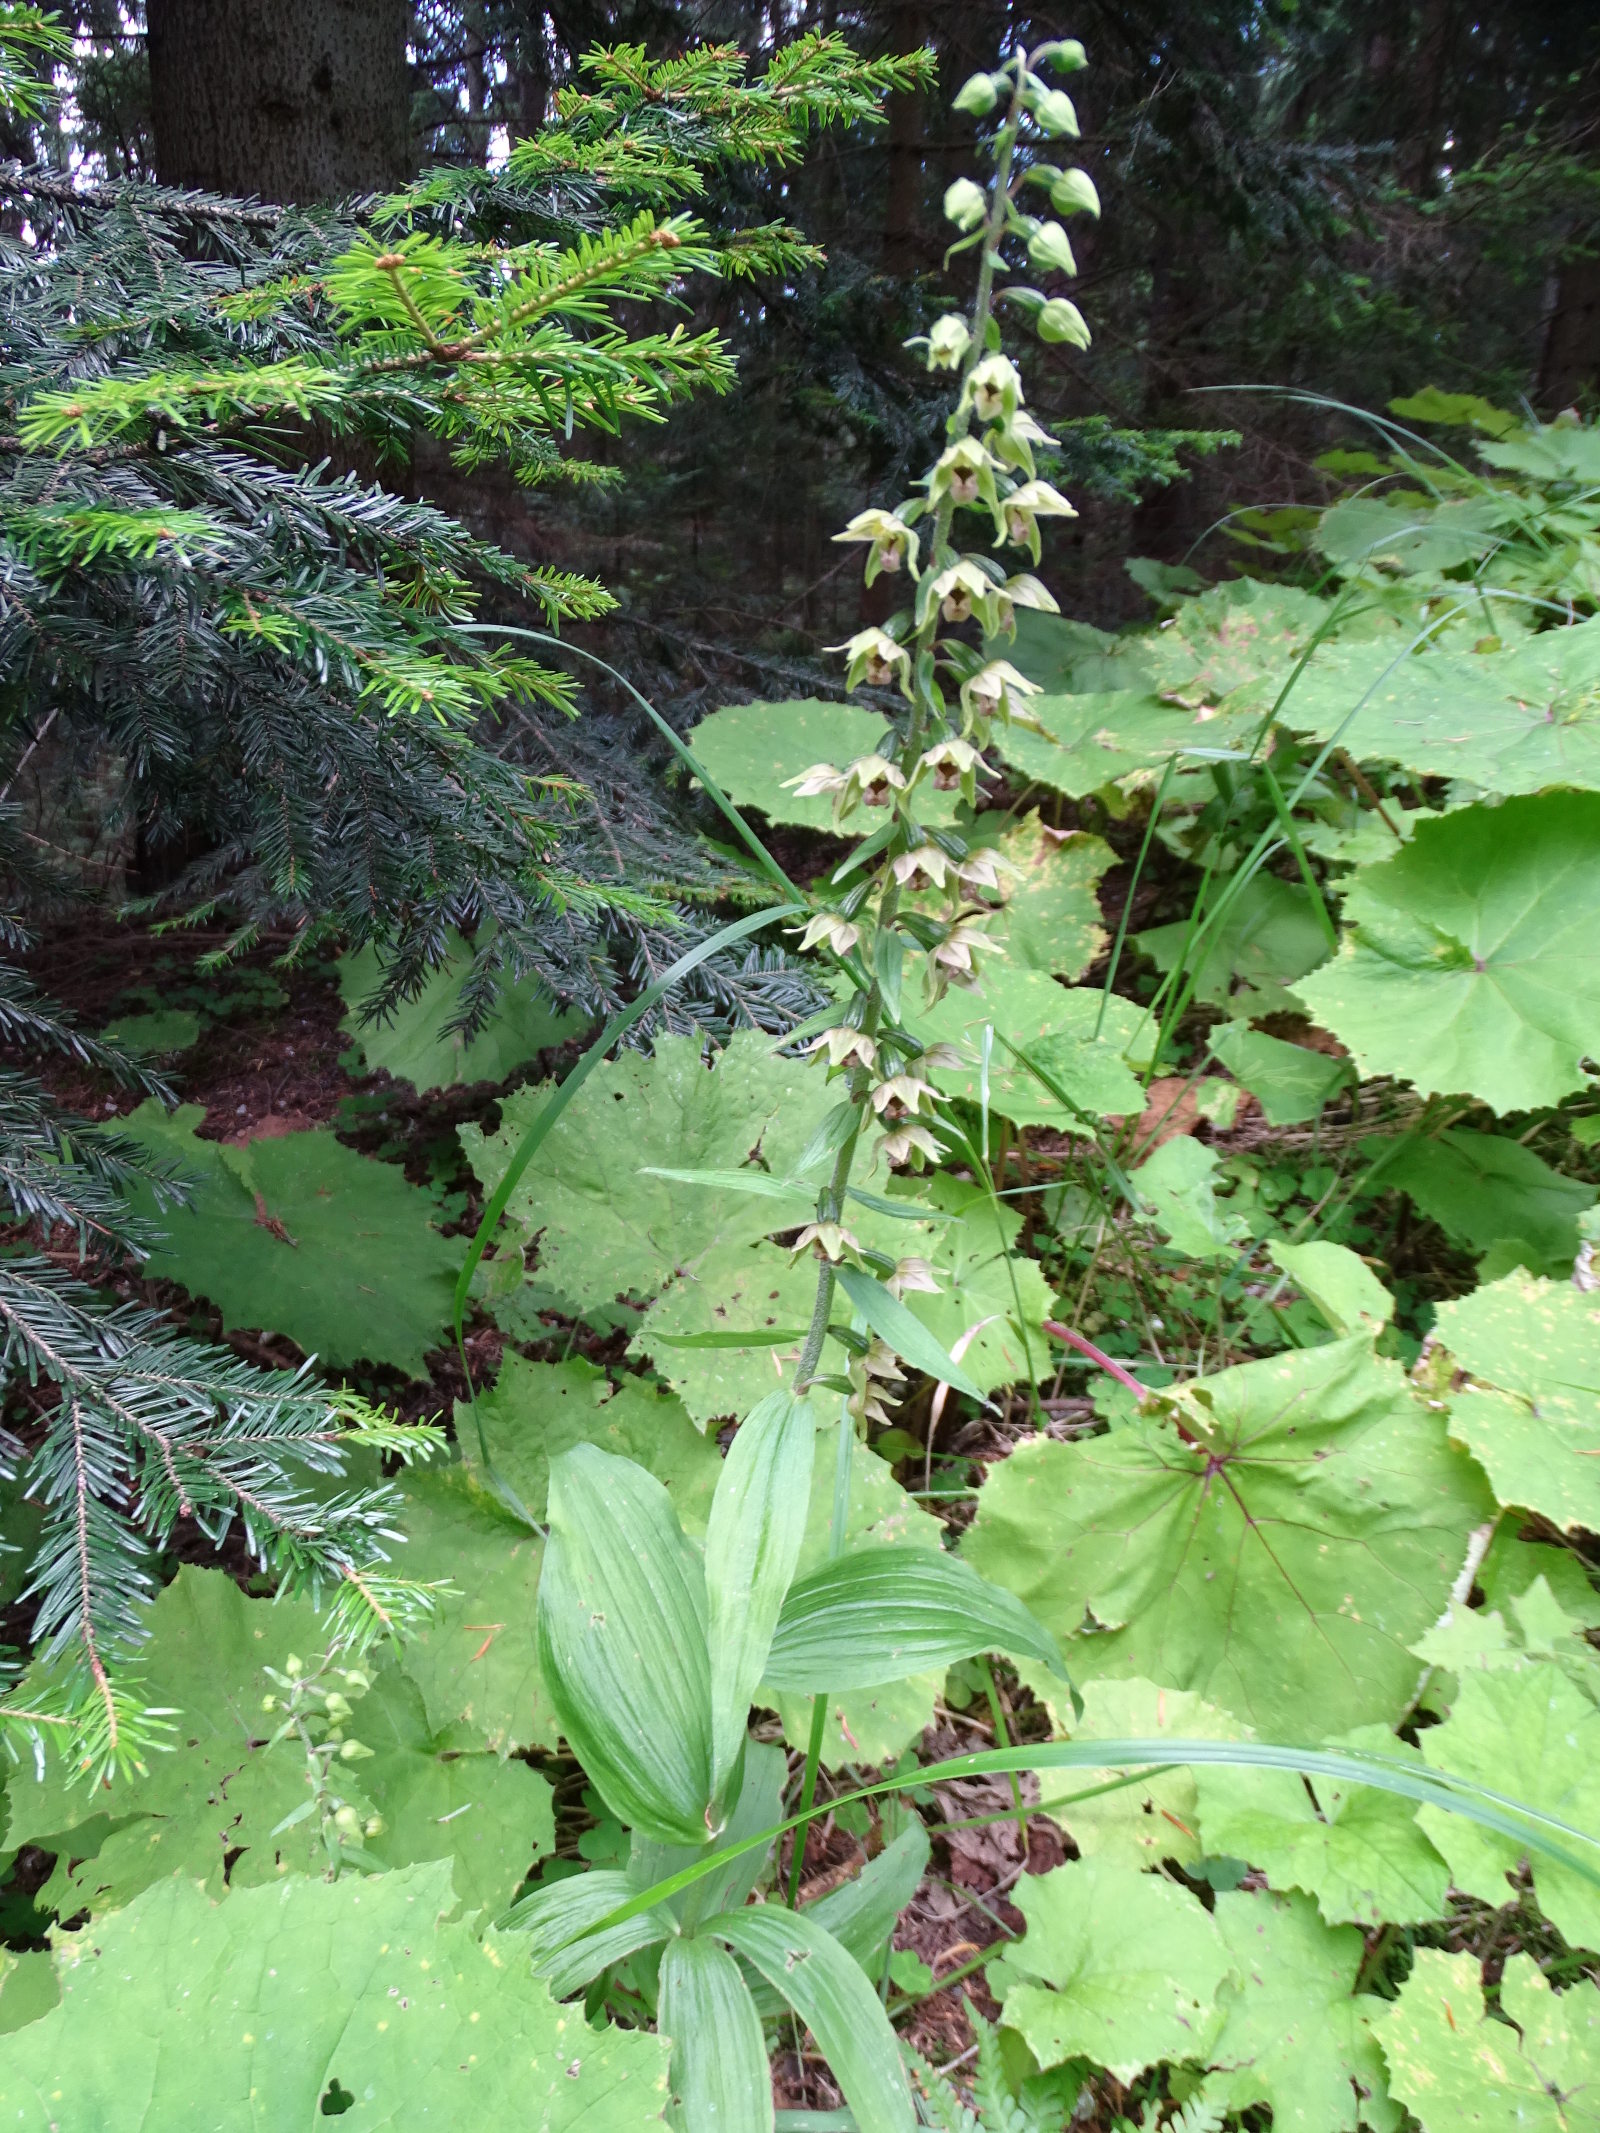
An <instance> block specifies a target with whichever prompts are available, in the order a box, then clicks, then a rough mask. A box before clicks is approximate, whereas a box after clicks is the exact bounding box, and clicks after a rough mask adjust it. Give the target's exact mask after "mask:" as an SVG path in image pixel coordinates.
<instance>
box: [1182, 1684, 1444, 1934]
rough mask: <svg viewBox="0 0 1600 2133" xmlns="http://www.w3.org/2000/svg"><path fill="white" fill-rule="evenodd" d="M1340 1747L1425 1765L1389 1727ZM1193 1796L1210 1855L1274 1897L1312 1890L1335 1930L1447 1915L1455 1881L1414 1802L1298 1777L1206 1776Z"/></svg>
mask: <svg viewBox="0 0 1600 2133" xmlns="http://www.w3.org/2000/svg"><path fill="white" fill-rule="evenodd" d="M1337 1745H1339V1746H1346V1745H1347V1746H1349V1747H1352V1748H1370V1749H1373V1750H1375V1751H1376V1752H1377V1753H1378V1754H1380V1755H1388V1756H1400V1757H1404V1759H1405V1760H1406V1761H1408V1762H1416V1763H1419V1764H1420V1761H1421V1758H1420V1757H1419V1756H1418V1754H1417V1751H1416V1749H1415V1748H1411V1747H1408V1746H1407V1745H1406V1744H1405V1743H1404V1742H1403V1741H1400V1740H1397V1739H1396V1738H1395V1736H1394V1735H1393V1734H1392V1733H1391V1732H1389V1731H1388V1729H1387V1728H1386V1727H1381V1726H1366V1727H1362V1728H1360V1729H1359V1730H1358V1731H1357V1732H1355V1733H1354V1734H1352V1735H1351V1736H1350V1737H1349V1739H1348V1741H1347V1742H1340V1743H1337ZM1194 1787H1195V1792H1196V1795H1197V1806H1198V1810H1199V1812H1198V1817H1197V1821H1198V1827H1199V1829H1200V1831H1201V1834H1202V1836H1203V1837H1204V1840H1205V1849H1206V1850H1207V1851H1208V1852H1211V1853H1220V1854H1222V1855H1223V1856H1225V1857H1228V1858H1233V1859H1244V1860H1246V1861H1248V1862H1249V1864H1250V1865H1251V1866H1255V1867H1260V1868H1261V1870H1262V1871H1263V1872H1264V1873H1265V1874H1266V1876H1267V1878H1268V1880H1269V1881H1270V1882H1271V1884H1272V1886H1273V1887H1274V1888H1275V1889H1284V1888H1294V1889H1303V1890H1304V1891H1305V1892H1306V1893H1307V1894H1308V1895H1309V1896H1313V1897H1315V1899H1316V1903H1317V1908H1318V1909H1319V1910H1320V1911H1321V1913H1322V1915H1323V1917H1324V1918H1325V1919H1326V1920H1327V1921H1328V1923H1329V1924H1330V1925H1337V1924H1341V1923H1343V1922H1344V1921H1346V1920H1354V1921H1355V1922H1356V1923H1357V1924H1358V1925H1363V1926H1369V1927H1376V1926H1379V1925H1383V1924H1388V1925H1400V1926H1411V1925H1423V1924H1425V1923H1426V1922H1427V1921H1428V1920H1429V1919H1433V1918H1440V1917H1442V1916H1443V1915H1444V1913H1445V1907H1446V1906H1445V1897H1446V1891H1447V1889H1448V1886H1449V1879H1450V1877H1449V1874H1448V1873H1447V1871H1446V1869H1445V1864H1444V1861H1443V1860H1442V1859H1441V1858H1440V1856H1439V1854H1438V1853H1437V1852H1436V1851H1435V1850H1434V1848H1433V1846H1432V1845H1431V1844H1430V1843H1429V1842H1428V1840H1427V1838H1426V1837H1425V1836H1424V1835H1423V1833H1422V1831H1421V1830H1420V1829H1419V1828H1418V1826H1417V1809H1416V1802H1415V1801H1414V1800H1407V1799H1405V1798H1403V1797H1401V1796H1400V1795H1399V1794H1396V1793H1392V1792H1384V1791H1382V1790H1380V1789H1379V1787H1377V1786H1376V1785H1348V1784H1347V1785H1341V1784H1340V1783H1339V1781H1338V1779H1337V1778H1322V1777H1319V1778H1317V1779H1315V1780H1313V1781H1309V1782H1308V1781H1307V1780H1306V1779H1305V1778H1302V1777H1301V1776H1300V1775H1299V1774H1298V1773H1297V1772H1295V1771H1290V1770H1261V1769H1257V1770H1248V1769H1239V1770H1223V1769H1219V1768H1216V1767H1212V1768H1210V1769H1205V1768H1201V1769H1199V1770H1196V1771H1195V1773H1194Z"/></svg>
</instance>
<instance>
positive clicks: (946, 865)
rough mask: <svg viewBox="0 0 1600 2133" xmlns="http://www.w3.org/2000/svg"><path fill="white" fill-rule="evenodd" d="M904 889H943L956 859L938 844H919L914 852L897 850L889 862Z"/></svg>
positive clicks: (896, 878)
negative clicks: (941, 849) (943, 850)
mask: <svg viewBox="0 0 1600 2133" xmlns="http://www.w3.org/2000/svg"><path fill="white" fill-rule="evenodd" d="M889 863H890V865H891V867H892V868H893V870H894V878H895V880H896V881H897V882H899V884H900V886H901V888H902V889H910V890H912V891H916V890H918V889H942V888H943V887H944V885H945V882H946V880H947V879H948V878H949V875H950V872H951V869H952V867H953V866H954V861H953V860H952V859H951V858H950V856H949V855H948V853H945V852H941V851H940V849H939V847H938V846H937V845H936V844H919V845H918V846H917V848H916V850H915V851H914V852H897V853H896V855H895V857H894V858H893V859H892V860H891V861H890V862H889Z"/></svg>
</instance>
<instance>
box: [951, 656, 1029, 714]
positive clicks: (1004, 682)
mask: <svg viewBox="0 0 1600 2133" xmlns="http://www.w3.org/2000/svg"><path fill="white" fill-rule="evenodd" d="M1038 694H1039V684H1038V683H1037V682H1036V681H1029V679H1028V677H1027V675H1026V674H1019V673H1018V672H1017V670H1016V668H1015V667H1014V666H1013V665H1012V664H1011V662H1010V660H1009V659H991V660H990V661H989V663H988V664H987V666H981V667H979V669H978V671H977V673H976V674H971V675H969V676H968V677H967V679H966V680H965V681H964V682H963V683H962V684H961V708H962V710H963V711H965V712H966V714H967V717H968V719H969V721H971V720H976V719H991V718H1002V719H1009V718H1010V717H1011V714H1012V712H1013V710H1014V709H1015V708H1016V707H1017V703H1018V701H1020V700H1021V699H1022V698H1024V697H1029V696H1037V695H1038Z"/></svg>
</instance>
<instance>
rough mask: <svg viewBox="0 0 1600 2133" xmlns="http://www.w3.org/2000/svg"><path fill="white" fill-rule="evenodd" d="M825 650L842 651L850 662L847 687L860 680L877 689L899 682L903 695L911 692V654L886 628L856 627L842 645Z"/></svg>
mask: <svg viewBox="0 0 1600 2133" xmlns="http://www.w3.org/2000/svg"><path fill="white" fill-rule="evenodd" d="M828 650H829V651H830V652H843V654H844V656H845V658H846V660H847V661H848V662H849V664H848V667H847V670H846V673H845V678H844V685H845V687H846V688H847V689H853V688H854V687H855V686H856V684H857V682H859V681H862V680H866V681H869V682H870V683H871V684H872V686H873V687H874V688H876V689H883V688H887V687H888V686H889V684H890V683H891V682H895V681H898V682H899V684H900V687H901V689H902V691H903V692H904V693H905V695H907V696H909V695H910V694H911V654H910V652H908V651H907V649H906V647H905V646H904V645H903V644H901V643H899V642H898V641H897V640H896V639H895V638H893V637H891V636H890V635H889V632H888V631H887V630H880V629H866V630H857V631H856V633H855V635H854V636H853V637H850V638H848V639H846V641H845V642H844V643H843V644H830V645H829V646H828Z"/></svg>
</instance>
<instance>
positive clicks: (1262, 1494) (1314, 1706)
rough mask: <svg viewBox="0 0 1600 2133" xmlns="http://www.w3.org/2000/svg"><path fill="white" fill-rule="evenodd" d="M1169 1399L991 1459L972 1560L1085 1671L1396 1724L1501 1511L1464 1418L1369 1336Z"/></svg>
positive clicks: (1264, 1717)
mask: <svg viewBox="0 0 1600 2133" xmlns="http://www.w3.org/2000/svg"><path fill="white" fill-rule="evenodd" d="M1158 1398H1159V1401H1160V1403H1161V1408H1162V1410H1163V1412H1161V1413H1157V1414H1140V1415H1137V1416H1135V1417H1133V1418H1132V1419H1130V1420H1129V1421H1128V1422H1126V1423H1123V1424H1119V1426H1117V1427H1116V1428H1114V1429H1113V1430H1112V1431H1111V1432H1110V1434H1109V1435H1108V1436H1103V1437H1094V1438H1090V1439H1087V1440H1085V1441H1084V1442H1082V1443H1078V1444H1054V1443H1051V1442H1049V1441H1048V1440H1047V1439H1045V1438H1034V1439H1032V1440H1031V1441H1028V1442H1024V1443H1022V1444H1020V1445H1019V1446H1018V1447H1017V1449H1016V1450H1015V1451H1014V1452H1013V1453H1012V1454H1011V1456H1010V1458H1009V1459H1005V1460H1002V1461H1001V1462H1000V1463H999V1465H998V1466H995V1467H992V1468H991V1469H990V1471H989V1474H988V1476H987V1478H986V1479H985V1481H984V1485H983V1490H982V1493H981V1495H980V1497H979V1501H978V1515H977V1517H976V1519H975V1520H974V1522H973V1524H972V1526H971V1528H970V1530H969V1532H968V1535H967V1538H966V1540H965V1541H964V1543H963V1546H962V1552H963V1554H964V1555H965V1556H966V1558H967V1560H968V1561H969V1562H970V1563H971V1564H972V1565H973V1567H974V1568H975V1569H977V1570H979V1571H981V1572H982V1573H983V1574H984V1575H985V1576H987V1577H990V1578H992V1579H993V1580H994V1581H995V1582H996V1583H997V1584H1002V1585H1005V1586H1007V1587H1008V1588H1009V1589H1010V1590H1011V1591H1013V1592H1015V1593H1016V1594H1017V1595H1018V1597H1019V1598H1021V1599H1023V1600H1026V1601H1027V1602H1028V1604H1029V1605H1030V1606H1031V1607H1032V1608H1033V1609H1034V1611H1035V1613H1036V1614H1037V1615H1038V1616H1039V1618H1040V1620H1041V1621H1043V1622H1044V1624H1045V1626H1046V1627H1047V1628H1049V1629H1051V1630H1053V1631H1054V1632H1055V1634H1056V1635H1057V1636H1058V1637H1060V1638H1061V1639H1062V1640H1063V1651H1064V1654H1065V1657H1066V1662H1067V1665H1068V1666H1069V1668H1070V1669H1071V1670H1072V1673H1073V1675H1074V1678H1076V1679H1077V1680H1079V1681H1083V1680H1085V1679H1092V1678H1095V1677H1104V1676H1128V1675H1135V1674H1138V1675H1143V1676H1145V1677H1146V1678H1147V1679H1149V1680H1152V1681H1155V1682H1157V1683H1158V1684H1159V1685H1161V1686H1163V1687H1166V1688H1180V1689H1194V1690H1197V1691H1198V1692H1199V1693H1200V1694H1201V1695H1203V1696H1204V1697H1206V1698H1207V1699H1208V1701H1210V1702H1211V1703H1213V1704H1219V1705H1221V1706H1222V1707H1223V1708H1224V1709H1225V1710H1229V1711H1232V1712H1233V1713H1234V1714H1235V1715H1236V1716H1238V1717H1240V1718H1242V1719H1244V1720H1245V1721H1246V1723H1247V1724H1249V1725H1251V1726H1254V1727H1255V1728H1256V1730H1257V1731H1258V1732H1259V1733H1261V1734H1263V1735H1265V1736H1267V1737H1277V1738H1280V1739H1281V1738H1283V1737H1285V1736H1286V1735H1287V1737H1289V1738H1291V1739H1300V1740H1305V1739H1308V1738H1314V1739H1317V1740H1325V1739H1326V1738H1327V1736H1328V1734H1329V1732H1330V1731H1333V1730H1336V1729H1340V1728H1344V1727H1349V1726H1355V1725H1363V1724H1366V1723H1369V1722H1375V1721H1379V1720H1385V1721H1388V1722H1391V1723H1392V1722H1393V1721H1394V1720H1395V1719H1396V1718H1397V1717H1398V1716H1399V1715H1400V1712H1401V1711H1402V1710H1403V1709H1404V1708H1405V1706H1406V1704H1407V1702H1408V1700H1409V1699H1410V1697H1411V1696H1412V1694H1413V1692H1414V1690H1415V1688H1416V1679H1417V1673H1416V1662H1415V1660H1414V1659H1413V1657H1412V1656H1411V1653H1410V1651H1409V1649H1408V1646H1409V1645H1410V1643H1411V1642H1412V1640H1413V1639H1414V1638H1416V1637H1417V1636H1419V1635H1420V1634H1421V1633H1422V1631H1423V1630H1424V1629H1426V1628H1427V1627H1428V1626H1429V1624H1430V1623H1432V1622H1435V1621H1437V1620H1438V1617H1439V1615H1440V1613H1441V1612H1442V1611H1443V1608H1444V1605H1445V1602H1446V1600H1447V1599H1448V1597H1449V1593H1450V1587H1451V1585H1452V1583H1453V1582H1454V1580H1455V1578H1456V1575H1457V1573H1458V1572H1459V1570H1460V1568H1461V1564H1462V1560H1463V1558H1464V1556H1465V1553H1466V1546H1467V1537H1468V1535H1469V1534H1470V1533H1471V1532H1472V1530H1473V1528H1474V1527H1476V1526H1478V1525H1481V1524H1482V1523H1483V1522H1484V1520H1485V1519H1486V1518H1487V1517H1488V1516H1489V1515H1490V1513H1491V1511H1492V1508H1493V1507H1492V1503H1491V1500H1490V1498H1489V1494H1488V1491H1487V1489H1486V1488H1485V1487H1484V1485H1483V1483H1482V1481H1481V1479H1480V1478H1479V1476H1478V1474H1477V1471H1476V1469H1475V1468H1474V1467H1473V1466H1472V1464H1471V1463H1470V1461H1468V1460H1467V1459H1466V1458H1464V1457H1463V1456H1462V1454H1461V1453H1459V1452H1457V1451H1454V1450H1452V1449H1451V1448H1450V1446H1449V1444H1448V1443H1447V1441H1446V1435H1445V1425H1444V1418H1443V1417H1442V1416H1440V1415H1438V1414H1435V1413H1432V1412H1430V1411H1429V1410H1428V1409H1427V1408H1426V1407H1424V1406H1423V1404H1422V1403H1421V1402H1420V1401H1419V1400H1418V1399H1417V1398H1416V1397H1415V1396H1414V1394H1413V1393H1412V1391H1411V1389H1410V1387H1409V1386H1408V1385H1407V1383H1406V1380H1405V1378H1404V1376H1403V1374H1402V1373H1401V1371H1400V1369H1399V1368H1398V1366H1397V1365H1395V1364H1393V1363H1388V1362H1383V1361H1380V1360H1378V1359H1376V1358H1375V1357H1374V1356H1373V1353H1372V1347H1371V1343H1370V1341H1367V1340H1364V1339H1352V1340H1347V1341H1334V1342H1329V1343H1328V1344H1327V1345H1326V1346H1324V1347H1319V1348H1309V1349H1304V1350H1301V1351H1300V1352H1298V1353H1296V1354H1292V1355H1282V1356H1270V1357H1267V1358H1265V1359H1263V1360H1262V1361H1259V1362H1253V1363H1244V1364H1241V1365H1240V1366H1239V1367H1238V1368H1236V1369H1232V1370H1225V1371H1221V1372H1219V1373H1218V1374H1217V1376H1215V1377H1212V1378H1200V1379H1197V1380H1195V1381H1194V1383H1193V1384H1192V1385H1190V1386H1188V1387H1187V1388H1182V1389H1174V1390H1173V1391H1172V1392H1170V1393H1165V1392H1164V1393H1162V1394H1160V1395H1158ZM1353 1594H1360V1595H1361V1601H1360V1604H1359V1606H1357V1605H1355V1604H1354V1603H1353V1602H1352V1598H1351V1595H1353Z"/></svg>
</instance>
